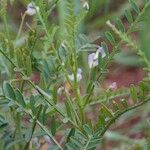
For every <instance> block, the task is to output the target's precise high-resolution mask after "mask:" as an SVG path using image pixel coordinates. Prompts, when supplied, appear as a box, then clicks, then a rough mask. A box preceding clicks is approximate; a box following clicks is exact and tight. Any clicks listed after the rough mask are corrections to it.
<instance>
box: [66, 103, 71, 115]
mask: <svg viewBox="0 0 150 150" xmlns="http://www.w3.org/2000/svg"><path fill="white" fill-rule="evenodd" d="M65 106H66V111H67V115H68V117H70V118H72V113H71V111H72V110H71V106H70V104H69V102H68V101H65Z"/></svg>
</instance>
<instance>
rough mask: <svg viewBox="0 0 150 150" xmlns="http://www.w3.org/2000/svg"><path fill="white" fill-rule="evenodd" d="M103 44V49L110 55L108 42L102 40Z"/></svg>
mask: <svg viewBox="0 0 150 150" xmlns="http://www.w3.org/2000/svg"><path fill="white" fill-rule="evenodd" d="M101 46H102V47H103V49H104V51H105V53H106V55H107V56H108V55H109V49H108V46H107V44H106V43H105V42H102V43H101Z"/></svg>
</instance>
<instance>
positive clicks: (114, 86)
mask: <svg viewBox="0 0 150 150" xmlns="http://www.w3.org/2000/svg"><path fill="white" fill-rule="evenodd" d="M109 89H111V90H116V89H117V83H116V82H113V83H112V84H111V85H109Z"/></svg>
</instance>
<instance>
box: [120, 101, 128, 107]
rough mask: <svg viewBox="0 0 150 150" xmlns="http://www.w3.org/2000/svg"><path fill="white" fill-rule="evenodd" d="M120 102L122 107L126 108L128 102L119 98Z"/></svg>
mask: <svg viewBox="0 0 150 150" xmlns="http://www.w3.org/2000/svg"><path fill="white" fill-rule="evenodd" d="M121 104H122V106H123V107H124V108H128V103H127V101H126V100H125V99H121Z"/></svg>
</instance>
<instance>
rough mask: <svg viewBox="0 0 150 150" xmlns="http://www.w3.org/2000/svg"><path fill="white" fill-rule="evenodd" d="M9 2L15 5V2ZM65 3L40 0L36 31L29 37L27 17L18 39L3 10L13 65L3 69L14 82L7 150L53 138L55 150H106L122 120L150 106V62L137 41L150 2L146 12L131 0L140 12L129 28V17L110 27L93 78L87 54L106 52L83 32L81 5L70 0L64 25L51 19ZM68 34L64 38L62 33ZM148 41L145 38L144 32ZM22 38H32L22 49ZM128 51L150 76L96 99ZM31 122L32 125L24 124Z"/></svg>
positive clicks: (8, 94)
mask: <svg viewBox="0 0 150 150" xmlns="http://www.w3.org/2000/svg"><path fill="white" fill-rule="evenodd" d="M108 2H109V1H107V3H108ZM3 3H4V4H5V5H7V2H3ZM59 3H60V4H61V2H59V0H54V1H44V0H42V1H41V0H36V1H35V5H36V6H38V7H37V8H39V9H37V8H36V7H35V8H36V13H35V14H34V16H32V15H31V17H32V19H33V20H32V21H33V25H31V26H30V25H28V28H29V29H28V30H29V31H28V32H27V33H23V32H22V29H23V24H24V21H25V18H26V17H27V13H24V15H23V16H22V20H21V25H20V28H19V31H18V34H16V35H15V38H14V37H13V36H11V34H9V33H10V32H11V31H10V27H9V26H8V22H7V20H8V18H7V12H6V9H5V8H3V9H2V10H1V11H0V16H1V19H2V21H3V24H4V28H3V30H2V31H3V32H4V33H5V34H3V33H2V31H0V35H2V36H4V39H3V38H0V40H1V41H0V53H1V59H2V62H4V64H7V65H6V66H5V67H3V65H2V69H3V71H4V73H5V74H6V78H5V79H2V81H1V85H2V86H1V89H0V112H1V115H0V134H1V135H2V136H1V137H2V138H1V140H2V143H0V146H1V147H2V149H9V148H12V149H16V150H17V149H18V150H19V149H22V148H23V149H29V148H30V145H31V143H32V140H33V138H35V137H39V136H43V135H47V136H49V138H50V141H51V142H52V145H51V148H52V149H60V150H63V149H66V150H80V149H81V150H93V149H96V147H97V146H99V145H102V140H103V137H104V135H105V133H106V132H107V131H108V129H109V127H110V126H111V125H112V124H113V123H114V122H115V121H116V120H117V119H118V118H119V117H121V116H122V115H123V114H125V113H126V112H129V111H130V110H135V109H136V108H138V107H140V106H142V105H144V104H145V103H148V102H149V101H150V87H149V84H150V61H149V57H147V56H146V53H145V52H144V51H143V50H142V48H141V47H140V45H139V44H138V43H139V40H138V39H137V41H135V40H134V39H133V37H132V34H133V33H134V32H135V31H136V32H137V33H138V32H139V31H138V30H137V27H139V26H138V25H139V24H140V23H142V22H143V20H142V18H144V17H145V16H147V15H148V11H149V9H148V8H150V0H146V1H145V3H144V4H143V8H142V9H141V8H140V7H139V6H138V5H137V4H136V3H135V2H134V1H133V0H130V4H131V7H132V10H133V11H134V12H132V11H131V10H125V12H124V17H125V18H126V20H127V22H128V27H126V26H125V25H124V22H123V21H122V18H121V19H120V18H118V19H117V21H116V23H114V24H113V23H111V22H110V21H107V23H106V24H107V26H108V27H109V29H110V31H106V32H105V38H106V41H103V42H102V43H101V46H102V47H101V48H103V50H104V53H105V54H106V56H105V57H103V56H102V55H100V54H98V53H97V52H96V54H95V55H98V56H97V58H98V65H97V66H94V67H91V68H89V67H88V70H90V71H87V72H88V73H87V74H86V72H85V69H84V68H87V62H86V66H84V64H83V62H82V61H81V60H82V59H81V58H82V55H86V56H87V54H89V52H91V51H94V52H95V50H96V49H97V48H99V45H96V44H94V43H90V42H89V40H88V38H87V37H86V36H85V35H83V33H82V32H81V31H80V29H81V25H82V21H83V19H84V16H85V15H86V14H87V10H84V8H80V10H78V11H77V10H76V7H77V6H76V5H77V3H75V1H74V0H67V1H65V2H64V5H65V6H66V7H65V11H64V12H65V15H64V18H63V19H62V21H63V23H62V22H61V23H62V24H61V25H60V26H59V25H57V24H56V23H55V21H56V20H57V19H56V20H55V21H54V24H52V23H50V22H49V21H48V20H49V18H51V17H52V16H51V13H54V12H56V10H55V8H56V6H57V4H59ZM103 3H104V1H103ZM60 4H59V5H60ZM134 13H136V14H134ZM62 28H63V29H62ZM135 29H136V30H135ZM61 32H62V34H61V35H60V37H59V34H57V33H61ZM140 32H141V31H140ZM141 35H142V36H143V37H144V33H142V32H141ZM22 37H23V38H25V40H24V41H23V43H20V42H19V41H20V40H21V38H22ZM18 42H19V45H18V44H17V43H18ZM143 42H145V41H143ZM123 46H126V47H128V48H129V49H131V50H133V51H134V53H135V54H136V55H138V58H140V61H141V62H142V63H141V65H142V67H143V68H144V71H145V73H146V76H145V78H144V79H143V81H141V82H140V83H139V84H138V85H130V87H128V88H119V89H117V90H114V89H113V88H108V89H103V90H102V91H100V90H99V91H98V94H96V90H97V89H96V87H97V86H99V83H100V84H102V82H103V79H104V77H105V75H106V74H107V73H108V71H109V69H108V66H109V65H110V64H111V63H112V61H113V60H114V58H115V57H116V54H118V53H119V52H120V49H122V47H123ZM110 48H112V50H110ZM146 48H147V47H146ZM87 52H88V53H87ZM79 68H82V70H83V72H82V73H81V72H80V73H81V74H82V78H83V79H82V81H80V80H79V77H80V75H81V74H79V71H80V70H79ZM36 76H38V81H36V79H35V77H36ZM72 78H73V79H72ZM96 106H98V109H95V110H94V115H95V116H97V117H96V118H95V119H93V120H92V119H91V118H90V119H89V118H88V115H87V113H90V111H91V110H92V108H96ZM3 110H5V113H3ZM10 116H11V117H10ZM25 119H26V120H27V123H24V122H25ZM49 120H50V121H49ZM8 129H9V130H8ZM57 134H58V135H59V134H60V136H61V138H62V141H61V142H60V141H57V140H56V139H57V138H56V137H57ZM119 137H121V136H119ZM122 138H123V137H122ZM123 139H124V138H123ZM148 139H149V138H148ZM35 146H36V145H35ZM139 146H140V145H139ZM32 148H33V149H34V146H33V147H32ZM148 148H149V143H147V149H148Z"/></svg>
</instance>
